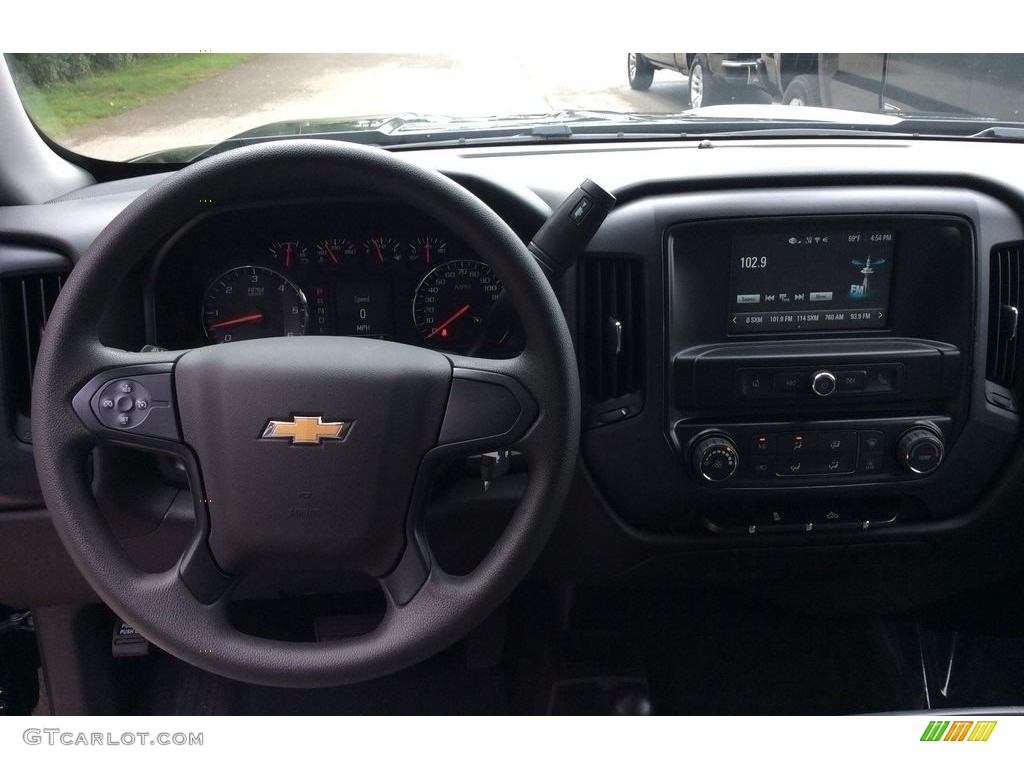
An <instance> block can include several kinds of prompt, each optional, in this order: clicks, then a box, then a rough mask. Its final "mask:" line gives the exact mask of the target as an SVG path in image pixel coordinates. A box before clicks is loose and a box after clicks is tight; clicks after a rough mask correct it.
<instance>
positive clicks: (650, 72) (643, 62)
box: [626, 53, 654, 91]
mask: <svg viewBox="0 0 1024 768" xmlns="http://www.w3.org/2000/svg"><path fill="white" fill-rule="evenodd" d="M626 72H627V74H628V75H629V87H630V88H632V89H633V90H634V91H646V90H647V89H648V88H650V87H651V83H652V82H653V81H654V67H652V66H651V63H650V62H649V61H647V59H645V58H644V57H643V54H640V53H631V54H629V58H628V59H627V68H626Z"/></svg>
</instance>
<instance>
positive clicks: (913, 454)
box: [896, 427, 945, 475]
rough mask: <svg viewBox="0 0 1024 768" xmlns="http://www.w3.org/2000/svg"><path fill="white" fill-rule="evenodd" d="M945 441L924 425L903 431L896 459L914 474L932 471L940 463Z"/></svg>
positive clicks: (925, 473)
mask: <svg viewBox="0 0 1024 768" xmlns="http://www.w3.org/2000/svg"><path fill="white" fill-rule="evenodd" d="M944 451H945V443H944V442H943V440H942V437H941V436H940V435H938V434H936V433H935V432H933V431H932V430H930V429H927V428H925V427H915V428H914V429H911V430H908V431H907V432H904V433H903V435H902V436H901V437H900V440H899V443H898V445H897V448H896V460H897V461H898V462H899V463H900V466H902V467H903V468H904V469H907V470H909V471H911V472H913V473H914V474H915V475H927V474H928V473H930V472H934V471H935V470H936V469H937V468H938V466H939V464H941V463H942V456H943V453H944Z"/></svg>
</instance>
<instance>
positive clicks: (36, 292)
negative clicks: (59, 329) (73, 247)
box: [0, 272, 66, 441]
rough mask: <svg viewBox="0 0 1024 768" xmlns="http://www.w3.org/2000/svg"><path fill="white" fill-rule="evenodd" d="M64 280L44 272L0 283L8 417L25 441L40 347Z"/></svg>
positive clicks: (59, 274) (55, 273)
mask: <svg viewBox="0 0 1024 768" xmlns="http://www.w3.org/2000/svg"><path fill="white" fill-rule="evenodd" d="M65 277H66V274H65V273H59V272H47V273H37V274H30V275H20V276H17V277H4V278H3V281H2V283H0V310H2V316H3V326H2V333H3V349H4V370H5V373H6V385H7V397H8V403H9V410H10V412H9V413H8V417H9V418H10V419H11V421H12V422H13V426H14V430H15V434H17V435H18V437H19V438H21V439H23V440H26V441H28V439H29V436H30V434H31V433H30V430H29V426H28V419H29V414H30V413H31V411H32V376H33V375H34V373H35V364H36V356H37V355H38V354H39V343H40V340H41V338H42V333H43V328H44V327H45V326H46V323H47V321H48V320H49V319H50V312H51V311H52V310H53V305H54V303H55V302H56V301H57V294H59V293H60V290H61V288H62V287H63V284H64V278H65Z"/></svg>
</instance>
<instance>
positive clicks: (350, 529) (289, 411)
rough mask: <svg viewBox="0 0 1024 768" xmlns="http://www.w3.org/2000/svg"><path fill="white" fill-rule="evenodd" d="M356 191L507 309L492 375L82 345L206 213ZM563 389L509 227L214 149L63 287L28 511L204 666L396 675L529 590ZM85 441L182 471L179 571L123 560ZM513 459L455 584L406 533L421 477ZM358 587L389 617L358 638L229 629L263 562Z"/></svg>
mask: <svg viewBox="0 0 1024 768" xmlns="http://www.w3.org/2000/svg"><path fill="white" fill-rule="evenodd" d="M353 192H358V193H361V194H363V193H371V194H375V195H380V196H381V197H384V198H387V199H389V200H395V201H400V202H403V203H406V204H408V205H410V206H412V207H414V208H416V209H418V210H419V211H421V212H422V213H425V214H427V215H429V216H432V217H433V218H434V219H436V220H437V221H439V222H440V223H442V224H443V225H445V226H447V227H449V228H450V229H451V230H452V231H453V232H454V233H455V234H456V235H457V236H458V237H459V238H461V239H462V240H463V241H464V242H465V244H466V245H467V246H468V247H469V248H470V249H472V250H473V251H475V252H476V253H477V254H479V255H480V257H481V258H483V259H484V260H486V261H487V262H488V263H489V264H490V265H491V267H492V268H493V269H494V271H495V273H496V274H497V275H498V277H499V278H500V279H501V281H502V282H503V284H504V285H505V288H506V291H507V293H508V294H509V296H510V297H511V298H512V301H513V304H514V305H515V307H516V310H517V311H518V313H519V318H520V322H521V324H522V329H523V335H524V338H525V345H524V351H523V352H522V353H520V354H519V355H518V356H517V357H515V358H513V359H502V360H490V359H480V358H474V357H463V356H456V355H451V354H442V353H440V352H435V351H431V350H427V349H423V348H419V347H413V346H407V345H402V344H397V343H393V342H388V341H379V340H370V339H359V338H344V337H338V338H326V337H316V338H306V337H300V338H272V339H259V340H253V341H241V342H234V343H231V344H223V345H215V346H210V347H203V348H200V349H193V350H180V351H170V352H127V351H124V350H120V349H115V348H112V347H109V346H106V345H104V344H103V343H102V342H101V341H100V333H99V328H100V320H101V316H102V315H103V311H104V307H105V305H106V303H107V299H108V297H109V295H110V291H111V287H112V286H116V285H118V284H119V283H120V282H121V281H122V280H123V279H124V277H125V276H126V275H127V274H128V273H129V271H130V270H131V268H132V267H133V266H135V265H136V264H137V263H138V262H139V261H140V259H141V258H142V257H143V255H144V254H147V253H152V252H153V250H154V249H155V248H156V247H157V246H159V245H160V244H161V243H164V242H166V241H167V240H168V239H169V238H171V237H172V236H174V234H175V233H176V232H178V231H180V230H181V228H182V227H183V226H185V225H186V224H188V223H189V222H191V221H193V220H195V219H196V217H198V216H201V215H202V214H204V213H206V212H208V211H209V210H210V209H211V204H210V202H208V201H212V203H213V206H224V207H227V206H234V205H245V204H249V203H254V202H260V201H275V202H276V201H282V200H303V199H311V198H324V197H333V196H343V195H346V194H351V193H353ZM579 397H580V396H579V382H578V373H577V370H576V363H575V355H574V351H573V347H572V343H571V340H570V337H569V332H568V329H567V327H566V324H565V319H564V317H563V314H562V312H561V310H560V307H559V305H558V302H557V299H556V297H555V295H554V293H553V291H552V290H551V287H550V286H549V284H548V282H547V280H546V278H545V276H544V274H543V272H542V271H541V269H540V268H539V267H538V266H537V264H536V263H535V262H534V260H533V258H532V257H531V256H530V254H529V252H528V251H527V250H526V248H524V247H523V244H522V243H521V242H520V241H519V239H518V238H517V237H516V236H515V234H514V233H513V232H512V231H511V230H510V229H509V228H508V226H507V225H506V224H505V223H504V222H503V221H502V220H501V219H500V218H499V217H498V216H497V215H496V214H495V213H494V212H493V211H491V210H490V209H489V208H488V207H487V206H486V205H484V204H483V203H482V202H481V201H480V200H479V199H477V198H476V197H474V196H473V195H471V194H470V193H468V192H467V191H466V190H464V189H463V188H462V187H460V186H459V185H458V184H456V183H454V182H453V181H451V180H449V179H448V178H446V177H445V176H443V175H441V174H439V173H436V172H433V171H428V170H424V169H423V168H420V167H418V166H416V165H413V164H412V163H410V162H408V161H405V160H402V159H400V158H399V157H398V156H396V155H393V154H390V153H387V152H385V151H382V150H377V149H371V148H366V147H360V146H355V145H349V144H344V143H340V142H332V141H313V140H289V141H280V142H271V143H265V144H260V145H256V146H252V147H246V148H243V149H238V150H234V151H231V152H226V153H224V154H222V155H218V156H216V157H213V158H211V159H209V160H205V161H202V162H199V163H197V164H195V165H193V166H189V167H186V168H185V169H183V170H180V171H178V172H176V173H174V174H173V175H171V176H170V177H168V178H167V179H166V180H164V181H162V182H160V183H159V184H157V185H156V186H154V187H153V188H152V189H150V190H149V191H147V192H146V193H144V194H143V195H141V196H140V197H139V198H137V199H136V200H135V201H134V202H133V203H131V204H130V205H129V206H128V207H127V208H125V210H124V211H123V212H122V213H120V214H119V215H118V216H117V217H116V218H115V219H114V220H113V221H112V222H111V223H110V225H109V226H107V228H106V229H105V230H104V231H103V232H102V233H101V234H100V235H99V237H98V238H97V239H96V241H95V242H94V243H93V244H92V246H91V247H90V249H89V251H88V252H87V253H86V254H85V255H84V256H83V258H82V259H81V260H80V261H79V262H78V264H77V265H76V266H75V269H74V270H73V271H72V273H71V275H70V277H69V278H68V280H67V282H66V284H65V286H64V288H63V290H62V292H61V294H60V297H59V299H58V301H57V303H56V306H55V307H54V309H53V312H52V314H51V316H50V319H49V322H48V324H47V326H46V332H45V334H44V338H43V343H42V346H41V349H40V352H39V357H38V361H37V364H36V371H35V380H34V386H33V403H34V405H33V410H32V425H33V433H34V450H35V460H36V466H37V470H38V474H39V480H40V484H41V486H42V491H43V496H44V498H45V500H46V503H47V506H48V507H49V509H50V512H51V514H52V517H53V521H54V524H55V526H56V528H57V531H58V533H59V534H60V537H61V539H62V540H63V542H64V545H65V547H66V548H67V550H68V552H69V553H70V555H71V557H72V559H73V560H74V562H75V563H76V565H77V566H78V568H79V569H80V570H81V572H82V573H83V574H84V576H85V578H86V579H87V581H88V582H89V584H90V585H91V586H92V587H93V589H94V590H95V591H96V592H97V594H98V595H99V596H100V597H101V598H102V599H103V600H104V601H105V602H106V603H107V604H108V605H110V607H111V608H112V609H113V610H114V611H116V612H117V613H118V614H119V615H120V616H121V617H122V618H124V619H126V620H127V621H129V622H130V623H131V624H132V625H134V626H135V627H136V628H137V629H138V631H139V632H140V633H141V634H142V635H144V636H145V637H146V638H148V639H149V640H150V641H152V642H154V643H155V644H156V645H158V646H160V647H162V648H163V649H165V650H166V651H168V652H170V653H172V654H173V655H175V656H177V657H179V658H181V659H183V660H185V661H187V662H189V663H191V664H193V665H195V666H198V667H200V668H203V669H206V670H208V671H210V672H213V673H216V674H219V675H223V676H226V677H231V678H234V679H237V680H243V681H248V682H252V683H257V684H263V685H277V686H288V687H319V686H329V685H340V684H346V683H352V682H357V681H360V680H365V679H369V678H372V677H376V676H380V675H383V674H387V673H389V672H393V671H396V670H398V669H401V668H402V667H405V666H408V665H410V664H413V663H415V662H417V661H420V660H422V659H424V658H426V657H428V656H430V655H431V654H433V653H436V652H438V651H440V650H441V649H443V648H444V647H446V646H447V645H449V644H450V643H452V642H454V641H455V640H456V639H458V638H459V637H461V636H462V635H464V634H465V633H467V632H468V631H469V630H470V629H472V628H473V627H474V626H475V625H476V624H478V623H479V622H480V621H482V620H483V619H484V618H485V617H486V616H487V615H488V614H489V613H490V612H491V611H493V610H494V609H495V608H496V607H497V606H498V605H499V604H500V602H501V601H502V600H504V599H505V598H506V597H507V596H508V594H509V593H510V592H511V591H512V589H513V588H514V587H515V585H516V584H518V582H519V581H520V580H521V579H522V578H523V577H524V576H525V575H526V573H527V571H528V569H529V568H530V566H531V565H532V563H533V561H534V560H535V559H536V557H537V555H538V554H539V552H540V549H541V548H542V547H543V545H544V543H545V541H546V540H547V538H548V536H549V534H550V532H551V530H552V528H553V526H554V523H555V520H556V517H557V514H558V511H559V509H560V508H561V506H562V504H563V503H564V501H565V497H566V494H567V491H568V486H569V482H570V479H571V475H572V472H573V468H574V464H575V457H576V453H577V448H578V442H579V428H580V427H579V418H580V415H579V414H580V402H579ZM101 443H110V444H117V445H125V446H133V447H136V448H142V449H146V450H150V451H158V452H164V453H167V454H172V455H174V456H177V457H179V458H180V459H181V461H182V462H183V463H184V464H185V466H186V468H187V471H188V474H189V480H190V486H191V488H192V494H193V497H194V500H195V512H196V526H195V533H194V535H193V537H192V539H191V542H190V543H189V545H188V546H187V547H186V549H185V551H184V553H183V555H182V556H181V558H180V560H179V561H178V563H177V564H176V566H175V567H173V568H171V569H170V570H168V571H165V572H163V573H155V574H154V573H147V572H144V571H142V570H140V569H139V568H137V567H136V566H135V565H134V564H133V563H132V562H131V561H130V560H129V558H128V557H127V556H126V554H125V553H124V551H123V550H122V548H121V547H120V545H119V544H118V542H117V540H116V538H115V537H114V535H113V534H112V532H111V531H110V529H109V528H108V527H107V525H106V524H105V522H104V520H103V517H102V514H101V512H100V510H99V508H98V505H97V502H96V499H95V498H94V496H93V494H92V491H91V489H90V479H89V469H88V456H89V454H90V451H91V450H92V449H93V448H94V447H96V446H97V445H99V444H101ZM496 448H514V449H516V450H518V451H521V452H522V453H523V454H524V456H525V457H526V460H527V463H528V467H529V477H528V481H527V486H526V490H525V492H524V494H523V496H522V498H521V500H520V502H519V504H518V506H517V508H516V510H515V512H514V513H513V516H512V518H511V520H510V522H509V523H508V525H507V527H506V529H505V531H504V533H503V534H502V536H501V537H500V539H499V540H498V541H497V543H496V544H495V546H494V547H493V548H492V550H491V551H490V552H489V554H488V555H487V556H486V557H485V558H484V559H483V561H482V562H481V563H480V564H479V565H478V566H477V567H476V569H475V570H473V571H472V572H471V573H470V574H468V575H461V576H455V575H452V574H449V573H446V572H445V571H444V570H443V569H442V568H441V567H440V566H439V565H438V563H437V562H436V560H435V559H434V558H433V556H432V555H431V552H430V547H429V544H428V543H427V539H426V536H425V535H424V510H425V506H426V502H427V499H428V497H429V491H430V487H431V482H432V479H433V477H434V476H435V475H436V473H437V472H438V470H439V468H440V467H441V466H442V465H443V464H444V463H445V462H446V461H448V460H450V459H451V458H452V457H454V456H457V455H459V454H470V453H478V452H481V451H488V450H494V449H496ZM299 567H301V568H302V569H304V570H306V569H310V568H325V569H327V568H329V569H332V570H339V569H344V570H347V571H358V572H362V573H364V574H367V575H369V576H372V577H374V578H375V579H377V580H378V582H379V584H380V585H381V587H382V588H383V591H384V593H385V597H386V604H387V605H386V609H385V612H384V617H383V619H382V621H381V622H380V624H379V625H378V626H377V627H376V629H374V630H372V631H371V632H369V633H368V634H365V635H362V636H360V637H356V638H351V639H345V640H337V641H328V642H317V643H289V642H282V641H277V640H270V639H264V638H259V637H254V636H250V635H247V634H244V633H242V632H240V631H239V630H238V629H236V628H235V627H234V626H232V624H231V623H230V621H229V620H228V615H227V604H228V601H229V598H230V596H231V591H232V587H233V586H234V585H235V584H236V583H237V582H238V580H239V579H240V578H241V577H243V576H245V575H246V574H248V573H252V572H254V571H257V570H260V569H267V568H274V569H278V568H299Z"/></svg>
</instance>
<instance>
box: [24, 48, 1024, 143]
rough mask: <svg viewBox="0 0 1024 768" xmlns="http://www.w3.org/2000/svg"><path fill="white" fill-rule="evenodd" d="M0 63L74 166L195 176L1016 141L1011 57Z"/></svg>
mask: <svg viewBox="0 0 1024 768" xmlns="http://www.w3.org/2000/svg"><path fill="white" fill-rule="evenodd" d="M5 59H6V62H7V65H8V67H9V69H10V71H11V74H12V77H13V79H14V82H15V84H16V87H17V88H18V91H19V94H20V96H21V98H22V101H23V103H24V105H25V108H26V111H27V112H28V114H29V116H30V117H31V118H32V120H33V121H34V122H35V124H36V125H37V127H38V128H39V130H40V131H42V132H43V133H44V134H46V135H47V136H49V137H50V138H51V139H53V140H54V141H55V142H57V143H59V144H61V145H63V146H65V147H67V148H68V149H70V150H72V151H74V152H76V153H79V154H82V155H86V156H90V157H95V158H100V159H104V160H117V161H145V162H187V161H190V160H193V159H196V158H199V157H203V156H205V155H208V154H211V153H214V152H217V151H221V150H222V149H226V148H230V147H231V146H236V145H238V144H239V143H247V142H252V141H258V140H266V139H268V138H276V137H283V136H294V135H316V136H328V137H339V138H345V139H347V140H353V141H361V142H363V143H369V144H379V145H384V146H389V145H395V144H405V145H429V144H438V143H441V144H443V143H453V142H458V143H461V144H467V143H468V144H472V143H474V142H479V143H487V142H490V143H494V142H504V143H514V142H518V141H571V140H587V139H590V140H593V139H600V140H630V139H631V138H638V137H647V136H652V135H655V136H676V137H678V136H702V135H705V134H708V135H710V134H714V133H718V134H719V135H721V134H722V133H723V132H739V133H740V135H749V132H750V131H752V130H761V131H763V130H765V129H771V130H773V131H775V132H776V135H798V134H799V135H805V134H806V133H807V132H808V131H810V132H812V133H814V132H818V133H822V134H823V135H827V132H828V131H840V130H841V131H852V130H873V131H876V132H880V133H895V134H898V135H926V136H927V135H935V136H944V135H958V136H978V135H979V134H981V135H983V136H985V135H987V136H990V137H991V136H992V135H993V134H992V130H993V129H994V128H999V127H1003V126H1005V127H1007V128H1008V129H1013V128H1014V127H1015V126H1016V125H1017V124H1018V122H1020V124H1021V125H1022V126H1024V55H1021V54H994V53H986V54H929V53H907V54H898V53H888V54H886V53H871V54H865V53H847V54H843V53H839V54H837V53H800V54H785V53H678V52H676V53H652V52H632V53H629V52H607V51H602V52H593V51H589V50H588V51H583V52H578V51H558V52H548V53H545V55H543V56H538V55H536V54H525V53H524V54H522V55H518V56H517V55H494V54H492V53H488V52H482V53H474V54H450V53H449V54H426V53H419V54H409V53H406V54H382V53H381V54H367V53H330V54H311V53H297V54H287V53H266V54H240V53H189V54H111V53H105V54H87V53H38V54H36V53H21V54H7V55H6V56H5ZM986 129H987V130H988V131H989V133H988V134H984V133H982V132H984V131H985V130H986ZM1006 135H1011V134H1006ZM1014 137H1015V138H1017V137H1016V136H1014Z"/></svg>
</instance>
